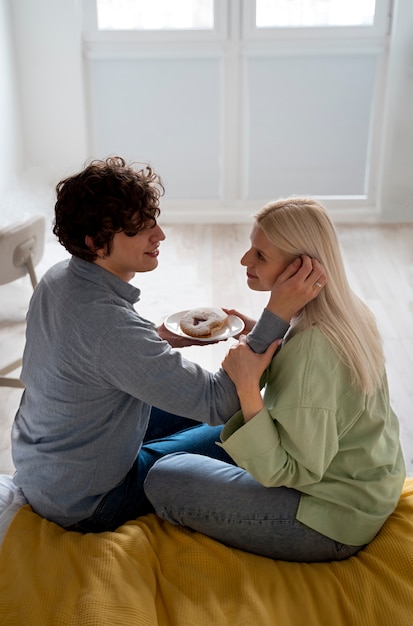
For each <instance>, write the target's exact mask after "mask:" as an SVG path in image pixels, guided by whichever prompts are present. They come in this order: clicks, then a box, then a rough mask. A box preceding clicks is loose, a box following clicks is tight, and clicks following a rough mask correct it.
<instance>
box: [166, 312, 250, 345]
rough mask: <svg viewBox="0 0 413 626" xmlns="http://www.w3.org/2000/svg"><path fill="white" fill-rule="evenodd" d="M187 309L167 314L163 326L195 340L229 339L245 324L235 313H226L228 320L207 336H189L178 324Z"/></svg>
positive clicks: (176, 333)
mask: <svg viewBox="0 0 413 626" xmlns="http://www.w3.org/2000/svg"><path fill="white" fill-rule="evenodd" d="M188 310H189V309H187V310H186V311H178V312H177V313H172V315H168V317H167V318H166V320H165V322H164V324H165V327H166V328H167V329H168V330H169V331H170V332H171V333H174V335H179V336H180V337H187V338H189V339H193V340H196V341H219V340H222V339H229V338H230V337H234V336H235V335H238V333H240V332H241V331H242V330H243V328H244V325H245V324H244V322H243V321H242V319H241V318H240V317H238V316H237V315H228V320H227V323H226V324H225V326H223V327H222V328H219V329H218V330H216V331H215V332H212V333H211V335H209V336H208V337H191V336H190V335H187V334H186V333H184V332H183V330H182V329H181V327H180V325H179V322H180V320H181V317H182V316H183V315H185V313H188Z"/></svg>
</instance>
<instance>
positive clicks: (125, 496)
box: [67, 408, 232, 533]
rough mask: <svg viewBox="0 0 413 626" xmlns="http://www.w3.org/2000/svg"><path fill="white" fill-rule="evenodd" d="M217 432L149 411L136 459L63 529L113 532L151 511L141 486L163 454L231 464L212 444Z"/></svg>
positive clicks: (169, 415) (157, 410)
mask: <svg viewBox="0 0 413 626" xmlns="http://www.w3.org/2000/svg"><path fill="white" fill-rule="evenodd" d="M221 430H222V426H208V425H207V424H200V423H199V422H195V421H194V420H190V419H187V418H184V417H180V416H178V415H173V414H172V413H167V412H166V411H161V410H160V409H156V408H153V409H152V411H151V418H150V421H149V425H148V430H147V432H146V435H145V438H144V441H143V444H142V447H141V449H140V451H139V454H138V457H137V459H136V461H135V463H134V464H133V466H132V467H131V469H130V470H129V472H128V473H127V475H126V476H125V478H124V479H123V481H122V482H121V483H120V484H119V485H117V486H116V487H115V488H114V489H112V490H111V491H109V492H108V493H107V494H106V495H105V496H103V498H102V500H101V501H100V502H99V505H98V506H97V508H96V509H95V511H94V513H93V515H91V516H90V517H88V518H87V519H84V520H81V521H80V522H77V523H76V524H72V525H71V526H69V527H68V528H67V530H75V531H78V532H83V533H87V532H94V533H97V532H103V531H106V530H115V529H116V528H117V527H118V526H120V525H121V524H123V523H124V522H126V521H128V520H131V519H135V518H136V517H139V516H140V515H145V514H146V513H152V512H154V509H153V506H152V504H151V503H150V502H149V500H148V499H147V497H146V495H145V492H144V489H143V484H144V481H145V478H146V475H147V473H148V471H149V469H150V468H151V467H152V465H153V464H154V463H155V462H156V461H157V460H158V459H160V458H161V457H162V456H164V455H166V454H172V453H174V452H180V451H184V452H190V453H193V454H200V455H207V456H211V457H212V456H214V457H216V458H217V459H222V460H223V461H228V462H229V463H231V462H232V461H231V459H230V458H229V456H228V455H227V453H226V452H225V451H224V450H223V449H222V448H220V447H219V446H217V445H216V443H215V442H216V441H219V435H220V432H221Z"/></svg>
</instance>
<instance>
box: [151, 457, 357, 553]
mask: <svg viewBox="0 0 413 626" xmlns="http://www.w3.org/2000/svg"><path fill="white" fill-rule="evenodd" d="M145 492H146V495H147V496H148V498H149V500H150V501H151V502H152V504H153V506H154V507H155V510H156V513H157V515H158V516H159V517H161V518H163V519H165V520H168V521H169V522H172V523H173V524H180V525H183V526H187V527H188V528H192V529H193V530H197V531H199V532H201V533H203V534H205V535H208V536H209V537H212V538H213V539H216V540H218V541H221V542H222V543H224V544H226V545H228V546H232V547H235V548H239V549H241V550H245V551H247V552H253V553H256V554H260V555H262V556H266V557H270V558H272V559H280V560H283V561H301V562H315V561H336V560H342V559H346V558H348V557H349V556H352V555H353V554H356V553H357V552H358V551H359V550H360V548H361V547H362V546H348V545H344V544H341V543H338V542H336V541H334V540H332V539H329V538H328V537H325V536H324V535H322V534H320V533H318V532H316V531H315V530H312V529H311V528H309V527H308V526H305V525H304V524H302V523H301V522H299V521H298V520H296V517H295V516H296V512H297V507H298V504H299V501H300V493H299V492H298V491H296V490H295V489H289V488H287V487H271V488H269V487H263V486H262V485H261V484H260V483H258V482H257V481H256V480H255V479H254V478H253V477H252V476H251V475H250V474H249V473H248V472H246V471H245V470H243V469H241V468H239V467H237V466H234V465H230V464H228V463H225V462H222V461H219V460H216V459H210V458H206V457H202V456H198V455H194V454H185V453H183V454H179V453H178V454H172V455H169V456H165V457H163V458H162V459H160V460H159V461H157V463H155V465H154V466H153V467H152V469H151V470H150V471H149V473H148V476H147V478H146V481H145Z"/></svg>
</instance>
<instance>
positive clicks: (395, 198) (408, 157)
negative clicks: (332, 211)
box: [379, 0, 413, 244]
mask: <svg viewBox="0 0 413 626" xmlns="http://www.w3.org/2000/svg"><path fill="white" fill-rule="evenodd" d="M383 124H384V130H385V132H384V142H383V153H382V155H383V161H382V170H381V177H380V183H381V186H380V196H379V202H380V209H381V214H382V218H383V220H387V221H393V222H394V221H406V222H407V221H408V222H411V221H413V2H412V0H396V1H395V12H394V17H393V32H392V44H391V48H390V56H389V67H388V77H387V85H386V109H385V117H384V120H383ZM412 244H413V242H412Z"/></svg>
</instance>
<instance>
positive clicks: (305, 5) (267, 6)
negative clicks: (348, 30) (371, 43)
mask: <svg viewBox="0 0 413 626" xmlns="http://www.w3.org/2000/svg"><path fill="white" fill-rule="evenodd" d="M375 5H376V0H256V26H257V28H271V27H274V26H275V27H277V26H281V27H282V26H290V27H297V26H298V27H299V26H371V25H372V24H373V23H374V12H375Z"/></svg>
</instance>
